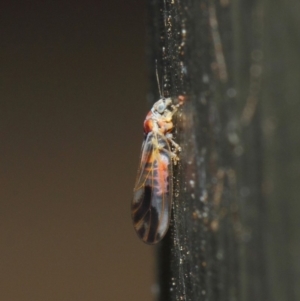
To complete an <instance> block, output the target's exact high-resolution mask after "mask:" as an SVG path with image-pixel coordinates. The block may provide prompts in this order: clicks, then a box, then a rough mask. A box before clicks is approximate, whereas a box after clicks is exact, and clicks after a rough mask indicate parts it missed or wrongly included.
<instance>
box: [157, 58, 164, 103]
mask: <svg viewBox="0 0 300 301" xmlns="http://www.w3.org/2000/svg"><path fill="white" fill-rule="evenodd" d="M155 71H156V81H157V86H158V92H159V96H160V97H161V98H164V96H163V94H162V93H161V92H162V91H161V86H160V84H159V75H158V69H157V60H155Z"/></svg>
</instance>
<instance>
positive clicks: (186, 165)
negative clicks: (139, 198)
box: [148, 0, 300, 301]
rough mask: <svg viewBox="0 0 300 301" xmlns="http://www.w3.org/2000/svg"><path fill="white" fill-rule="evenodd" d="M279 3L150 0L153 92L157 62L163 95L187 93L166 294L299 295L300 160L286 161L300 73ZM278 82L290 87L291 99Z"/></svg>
mask: <svg viewBox="0 0 300 301" xmlns="http://www.w3.org/2000/svg"><path fill="white" fill-rule="evenodd" d="M272 3H273V2H272ZM272 3H271V1H268V0H266V1H265V7H263V3H262V1H259V0H256V1H250V0H239V1H238V0H236V1H234V2H231V1H230V0H219V1H215V0H164V1H163V0H150V1H149V15H148V20H149V26H148V29H149V34H148V37H149V45H148V50H149V52H148V58H149V65H150V69H151V78H152V89H151V91H152V93H151V94H150V95H151V97H150V102H152V103H153V102H154V101H156V100H157V99H158V89H157V84H156V79H155V61H156V60H157V61H158V64H157V66H158V73H159V74H160V75H161V78H162V83H163V94H164V96H171V97H177V96H179V95H185V96H186V102H185V104H184V105H183V107H182V110H181V111H180V112H179V114H178V116H177V120H176V131H175V137H176V140H177V141H178V143H179V144H180V145H181V147H182V153H181V156H180V157H181V160H180V164H179V165H178V166H177V167H175V170H174V183H175V185H174V202H173V211H172V222H171V226H170V231H169V233H168V235H167V237H165V238H164V240H163V241H162V242H161V243H160V245H159V247H158V253H157V254H158V255H157V256H158V284H159V294H158V300H160V301H169V300H170V301H171V300H191V301H194V300H210V301H217V300H245V301H246V300H249V301H250V300H251V301H252V300H255V301H260V300H262V301H267V300H270V301H274V300H300V298H299V295H300V289H299V288H297V283H299V277H300V272H299V271H300V261H299V259H297V257H296V254H297V252H296V250H297V251H299V250H300V248H299V244H300V243H299V241H298V240H297V239H296V236H297V234H299V230H297V226H298V229H299V218H297V216H298V215H297V214H296V213H294V212H293V208H299V205H298V204H299V202H298V203H297V204H296V202H297V201H296V200H297V196H298V192H299V191H298V190H297V181H296V179H295V175H297V173H299V171H298V170H300V168H298V169H297V171H295V170H294V172H293V173H290V172H289V169H288V167H287V166H286V163H288V164H289V166H290V167H291V168H295V167H293V164H294V162H295V164H298V162H299V159H298V157H299V155H298V154H299V152H298V153H297V151H296V149H297V150H298V147H299V148H300V143H299V139H297V138H296V137H294V136H293V135H295V134H296V132H295V130H294V131H293V129H292V128H293V127H297V126H299V125H300V124H299V122H300V121H299V117H298V114H296V113H295V112H294V113H293V109H294V108H296V107H297V108H298V106H299V104H298V103H299V102H298V103H297V102H296V99H297V97H298V98H299V95H300V91H299V86H300V85H299V84H296V79H297V80H299V79H300V77H299V71H298V70H296V69H295V67H294V68H293V66H292V64H293V62H294V61H293V59H292V57H295V53H293V51H292V49H291V51H290V55H291V57H286V55H288V53H287V52H286V50H285V49H284V47H283V46H282V44H281V43H282V42H281V41H282V40H280V38H283V41H284V43H285V45H289V40H288V35H287V37H285V36H284V34H285V33H286V31H287V30H288V25H283V24H291V22H289V21H288V20H287V19H285V18H284V17H283V16H282V15H280V6H277V7H276V8H275V7H274V6H273V4H272ZM278 3H279V2H278ZM295 5H296V4H295ZM281 8H282V9H285V10H287V7H285V6H284V4H282V7H281ZM264 11H265V14H264ZM276 13H277V14H278V15H276ZM289 13H290V14H291V19H293V18H294V20H295V16H292V12H289ZM274 16H276V18H277V19H274ZM280 16H281V18H282V19H283V20H282V22H281V23H278V19H280ZM284 22H286V23H284ZM298 23H299V22H298ZM278 26H279V29H278ZM278 34H279V36H278ZM284 37H285V40H284ZM295 43H298V45H297V46H298V48H297V47H295V49H298V50H299V45H300V43H299V38H297V39H296V41H295ZM274 46H275V48H276V49H278V52H277V53H275V52H274V49H273V47H274ZM263 53H264V55H263ZM263 57H265V61H264V62H263ZM282 57H284V59H285V60H282ZM296 60H297V62H298V60H299V58H297V59H296ZM289 64H290V65H289ZM298 65H299V66H300V64H298ZM263 67H265V70H266V71H265V72H264V73H263ZM289 67H290V68H291V69H292V70H294V73H293V75H292V74H289V72H288V71H287V70H286V69H285V68H289ZM263 74H266V76H265V77H264V78H265V83H264V85H263V81H262V79H263ZM282 75H284V78H282ZM282 81H285V83H286V85H288V86H290V88H291V91H294V92H290V98H289V99H288V98H287V96H286V95H285V93H286V89H285V88H284V85H283V84H282ZM292 83H295V85H296V87H295V88H294V89H293V87H292ZM283 99H287V103H288V105H283ZM290 99H291V100H290ZM289 100H290V103H289ZM299 109H300V108H299ZM297 112H299V110H298V111H297ZM290 116H291V118H292V119H291V120H289V118H290ZM289 130H290V131H289ZM275 132H276V137H277V138H279V141H278V140H276V139H275ZM294 138H295V140H296V141H297V144H296V142H295V140H293V139H294ZM295 144H296V148H295ZM283 145H284V147H282V146H283ZM291 150H293V151H291ZM296 166H297V167H298V165H296ZM283 175H284V176H287V178H285V179H282V176H283ZM282 180H283V181H282ZM298 180H299V177H298ZM289 184H291V185H294V186H293V187H294V189H289ZM298 186H299V185H298ZM298 213H299V211H298ZM294 264H296V266H293V265H294ZM282 272H283V275H282V277H283V278H282V279H281V275H280V273H282ZM285 277H286V278H285ZM280 279H281V280H280Z"/></svg>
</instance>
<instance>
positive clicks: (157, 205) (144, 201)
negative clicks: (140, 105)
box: [131, 97, 182, 244]
mask: <svg viewBox="0 0 300 301" xmlns="http://www.w3.org/2000/svg"><path fill="white" fill-rule="evenodd" d="M179 98H180V97H179ZM181 100H182V98H181ZM180 105H181V103H179V104H176V105H174V104H173V101H172V99H171V98H164V97H161V99H159V100H158V101H157V102H156V103H155V104H154V105H153V107H152V109H151V110H150V112H149V113H148V115H147V116H146V119H145V121H144V134H145V138H144V142H143V145H142V151H141V162H140V165H139V169H138V174H137V179H136V183H135V186H134V191H133V201H132V208H131V209H132V219H133V226H134V228H135V230H136V233H137V235H138V236H139V237H140V238H141V239H142V240H143V241H144V242H145V243H148V244H155V243H157V242H159V241H160V240H161V239H162V238H163V237H164V236H165V234H166V233H167V230H168V228H169V223H170V217H171V207H172V197H173V165H172V164H177V162H178V161H179V157H178V154H179V152H180V151H181V148H180V146H179V145H178V144H177V143H176V142H175V141H174V140H173V136H172V133H171V132H172V130H173V128H174V125H173V122H172V119H173V115H174V114H175V113H176V112H177V110H178V107H179V106H180Z"/></svg>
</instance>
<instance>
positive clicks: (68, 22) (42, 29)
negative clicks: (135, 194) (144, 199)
mask: <svg viewBox="0 0 300 301" xmlns="http://www.w3.org/2000/svg"><path fill="white" fill-rule="evenodd" d="M0 24H1V25H0V41H1V48H0V66H1V69H0V70H1V72H0V76H1V78H0V141H1V147H0V158H1V159H0V164H1V168H0V176H1V181H0V216H1V218H0V225H1V226H0V261H1V263H0V266H1V273H0V277H1V278H0V292H1V298H0V299H1V301H15V300H18V301H19V300H22V301H27V300H30V301H35V300H39V301H40V300H43V301H47V300H51V301H52V300H64V301H66V300H72V301H75V300H85V301H87V300H131V301H134V300H145V301H146V300H152V295H151V285H152V283H153V279H154V277H153V274H154V273H153V270H154V267H153V265H154V264H153V248H152V247H149V246H146V245H144V244H142V243H141V242H140V241H139V240H138V238H137V237H136V235H135V233H134V230H133V228H132V225H131V218H130V201H131V197H132V189H133V184H134V181H135V176H136V169H137V165H138V158H139V151H140V147H141V142H142V137H143V136H142V121H143V118H144V116H145V114H146V112H147V109H148V108H147V106H146V95H147V90H148V88H147V78H148V71H147V68H146V55H145V47H146V40H145V33H146V5H145V3H144V2H143V1H137V0H133V1H130V2H128V1H122V0H119V1H91V0H88V1H64V0H61V1H14V2H13V1H1V4H0Z"/></svg>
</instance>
